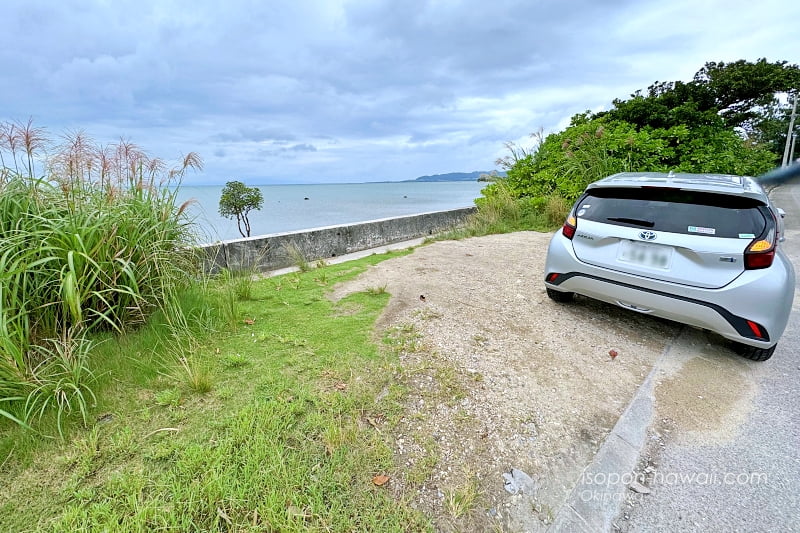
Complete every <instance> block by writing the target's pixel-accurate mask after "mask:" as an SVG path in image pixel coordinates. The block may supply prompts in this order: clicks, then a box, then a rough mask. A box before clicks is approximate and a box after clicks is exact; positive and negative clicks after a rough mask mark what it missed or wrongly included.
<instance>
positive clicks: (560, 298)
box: [547, 287, 575, 304]
mask: <svg viewBox="0 0 800 533" xmlns="http://www.w3.org/2000/svg"><path fill="white" fill-rule="evenodd" d="M547 296H548V298H550V299H551V300H553V301H554V302H558V303H560V304H566V303H569V302H571V301H572V298H573V297H574V296H575V293H574V292H561V291H557V290H555V289H551V288H549V287H548V288H547Z"/></svg>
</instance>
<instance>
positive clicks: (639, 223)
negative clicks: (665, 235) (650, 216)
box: [606, 217, 656, 228]
mask: <svg viewBox="0 0 800 533" xmlns="http://www.w3.org/2000/svg"><path fill="white" fill-rule="evenodd" d="M606 220H610V221H612V222H622V223H623V224H634V225H636V226H642V227H644V228H652V227H653V226H655V225H656V223H655V222H653V221H652V220H642V219H641V218H627V217H608V218H607V219H606Z"/></svg>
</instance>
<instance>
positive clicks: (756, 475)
mask: <svg viewBox="0 0 800 533" xmlns="http://www.w3.org/2000/svg"><path fill="white" fill-rule="evenodd" d="M772 197H773V199H774V200H775V203H776V204H777V205H778V206H780V207H782V208H783V209H784V210H785V211H786V212H787V217H786V226H787V232H786V233H787V239H786V241H785V242H783V243H782V244H781V245H782V246H784V250H785V251H786V252H787V253H788V254H789V256H790V258H791V259H792V262H793V263H794V264H795V268H796V270H798V272H800V185H798V184H793V185H783V186H781V187H778V188H777V189H775V190H773V192H772ZM720 344H721V343H720V341H719V339H718V338H716V339H715V338H713V336H710V335H707V334H705V333H703V332H699V331H697V330H693V329H692V328H686V329H685V330H684V332H683V333H682V334H681V336H680V337H679V338H678V339H676V341H675V343H674V345H673V347H672V349H671V350H670V352H669V353H667V354H665V356H664V357H662V359H661V365H662V368H659V369H658V372H657V374H656V375H655V380H656V385H655V389H654V390H655V392H654V397H655V405H656V410H655V411H656V412H655V415H654V425H653V426H651V429H650V431H649V434H648V439H647V441H648V443H647V445H646V447H645V450H644V451H643V453H642V456H641V458H640V459H641V462H640V463H639V466H638V468H637V471H639V472H643V473H644V476H643V478H644V479H643V481H644V484H645V485H647V488H648V489H649V490H650V491H651V492H650V493H649V494H636V493H633V492H630V491H629V493H628V494H627V496H628V501H627V503H625V504H624V505H623V506H622V508H621V511H620V514H619V515H618V516H617V517H616V518H615V519H614V520H613V522H612V524H613V525H612V526H611V529H612V530H621V531H626V532H633V531H636V532H638V531H648V532H649V531H697V532H701V531H702V532H718V531H719V532H722V531H725V532H728V531H742V532H745V531H746V532H756V531H764V532H776V531H798V532H800V291H796V292H795V301H794V311H793V313H792V316H791V318H790V321H789V326H788V328H787V331H786V333H785V334H784V336H783V338H782V339H781V341H780V343H779V345H778V348H777V350H776V351H775V354H774V356H773V357H772V359H770V360H769V361H766V362H763V363H755V362H750V361H745V360H743V359H741V358H737V357H736V356H734V355H733V354H732V353H731V352H730V350H727V349H725V348H724V347H722V346H721V345H720ZM646 490H647V489H645V492H646Z"/></svg>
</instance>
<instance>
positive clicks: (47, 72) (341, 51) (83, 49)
mask: <svg viewBox="0 0 800 533" xmlns="http://www.w3.org/2000/svg"><path fill="white" fill-rule="evenodd" d="M3 14H4V20H5V24H4V31H3V32H2V33H0V68H2V69H3V72H4V76H2V77H0V120H9V119H23V118H27V117H28V116H33V117H34V120H35V121H36V123H37V124H39V125H42V126H47V127H48V128H50V129H51V130H52V131H55V132H58V131H61V130H64V129H85V130H86V131H88V132H89V133H90V134H92V135H93V136H94V137H95V138H97V139H98V140H101V141H106V142H107V141H111V140H114V139H116V138H118V137H119V136H125V137H129V138H131V139H133V140H134V141H135V142H137V143H138V144H140V145H142V146H143V147H145V148H146V149H148V150H149V151H151V152H153V153H155V154H156V155H161V156H164V157H177V156H178V155H180V154H183V153H186V152H188V151H192V150H194V151H198V152H200V153H201V154H202V155H204V156H205V157H206V162H207V166H206V168H207V170H206V173H205V175H204V176H203V177H202V178H198V179H205V180H208V181H224V177H225V176H228V175H230V174H231V173H233V174H235V175H240V176H242V177H245V178H248V179H249V180H250V181H251V182H252V181H253V180H256V181H257V180H258V179H261V178H264V179H266V177H265V176H264V174H263V172H264V170H263V161H264V159H265V158H269V159H270V160H271V166H270V173H269V178H270V179H278V180H294V179H301V178H306V179H310V178H314V177H317V176H324V177H327V178H330V179H334V180H335V179H407V178H413V177H416V176H418V175H423V174H435V173H440V172H449V171H459V170H475V169H480V170H491V168H493V165H494V160H495V159H496V157H497V156H498V155H499V153H500V152H501V151H502V143H503V141H506V140H515V141H518V140H524V139H525V138H526V136H527V134H528V133H530V132H532V131H535V130H537V129H539V128H540V127H543V128H545V129H546V130H552V129H554V128H557V127H559V126H560V125H563V124H564V123H565V121H567V120H568V119H569V117H570V116H571V115H572V114H574V113H576V112H580V111H584V110H586V109H598V108H602V107H607V106H609V105H610V103H611V100H613V99H614V98H625V97H627V96H628V95H629V94H630V93H631V92H633V91H635V90H636V89H641V88H645V87H647V86H648V85H649V84H651V83H652V82H654V81H656V80H675V79H688V78H689V77H691V75H692V74H693V73H694V72H695V71H696V70H698V69H699V68H700V67H701V66H702V65H703V63H704V62H706V61H719V60H724V61H729V60H736V59H740V58H744V59H750V60H754V59H757V58H759V57H768V58H769V59H770V60H779V59H786V60H789V61H790V62H794V63H796V62H798V61H800V58H799V57H798V51H799V50H800V38H798V36H797V33H796V31H795V27H794V24H793V23H792V21H793V20H794V21H796V20H797V19H798V16H800V4H797V3H792V2H789V3H787V2H785V1H782V0H766V1H765V2H762V3H760V4H758V5H757V6H756V5H755V4H753V3H746V2H744V1H742V0H733V1H724V0H710V1H709V2H705V3H703V4H702V5H698V4H697V3H696V2H693V1H690V0H675V1H674V2H668V3H665V2H662V1H656V0H646V1H644V2H642V1H639V2H634V1H633V0H623V1H614V2H611V1H591V0H575V1H573V2H570V3H569V4H568V5H566V4H564V3H562V2H556V1H552V0H551V1H546V0H543V1H536V2H531V1H528V0H496V1H494V2H491V3H485V2H483V3H481V2H467V1H466V0H463V1H459V0H453V1H448V2H434V1H424V0H412V1H409V2H397V1H390V0H376V1H373V2H357V1H350V0H336V1H334V0H332V1H331V2H312V1H311V0H298V1H288V0H276V1H275V2H259V1H257V0H231V1H229V2H226V3H224V4H220V3H218V2H209V1H192V2H190V1H188V0H178V1H175V2H169V3H166V2H158V1H155V0H150V1H138V0H116V1H115V2H109V3H106V2H100V1H95V0H82V1H81V0H79V1H76V2H69V3H57V2H56V3H54V2H50V1H49V0H7V1H6V2H4V8H3ZM756 20H758V25H756V24H755V23H754V21H756Z"/></svg>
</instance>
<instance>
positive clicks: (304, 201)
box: [178, 181, 486, 242]
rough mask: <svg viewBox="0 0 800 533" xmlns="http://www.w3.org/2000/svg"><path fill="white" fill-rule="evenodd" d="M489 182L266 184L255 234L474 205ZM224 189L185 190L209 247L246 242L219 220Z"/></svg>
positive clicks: (254, 215)
mask: <svg viewBox="0 0 800 533" xmlns="http://www.w3.org/2000/svg"><path fill="white" fill-rule="evenodd" d="M485 186H486V183H483V182H477V181H448V182H416V181H410V182H391V183H337V184H324V185H263V186H259V189H261V193H262V194H263V195H264V206H263V207H262V208H261V210H260V211H251V212H250V216H249V218H250V225H251V227H252V235H253V236H256V235H263V234H267V233H280V232H285V231H297V230H304V229H311V228H319V227H323V226H334V225H339V224H349V223H353V222H364V221H367V220H375V219H378V218H388V217H396V216H402V215H415V214H418V213H427V212H429V211H442V210H445V209H456V208H459V207H469V206H473V205H475V204H474V200H475V198H478V197H479V196H480V191H481V189H483V187H485ZM221 191H222V186H221V185H219V186H215V185H214V186H204V187H190V186H185V185H184V186H181V188H180V190H179V192H178V200H179V204H180V203H183V202H184V201H186V200H189V199H194V200H195V203H193V204H192V205H191V206H190V207H189V212H190V214H191V215H193V216H194V218H195V221H196V222H197V224H198V225H199V226H200V229H201V232H202V234H203V237H202V239H201V240H203V241H205V242H214V241H218V240H228V239H237V238H240V237H241V235H239V232H238V230H237V229H236V221H235V220H228V219H226V218H223V217H221V216H220V215H219V211H218V209H219V198H220V193H221Z"/></svg>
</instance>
